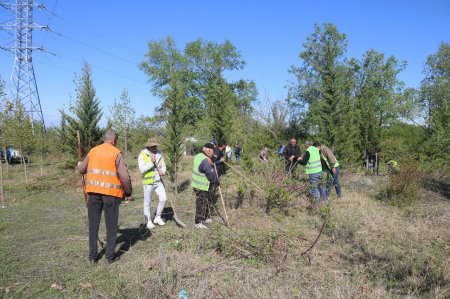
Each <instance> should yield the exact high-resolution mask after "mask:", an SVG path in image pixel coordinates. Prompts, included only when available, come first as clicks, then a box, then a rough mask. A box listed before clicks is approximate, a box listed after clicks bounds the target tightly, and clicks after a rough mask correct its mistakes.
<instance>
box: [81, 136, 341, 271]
mask: <svg viewBox="0 0 450 299" xmlns="http://www.w3.org/2000/svg"><path fill="white" fill-rule="evenodd" d="M117 140H118V134H117V132H116V131H115V130H114V129H108V130H106V132H105V134H104V136H103V144H101V145H99V146H96V147H94V148H92V149H91V150H90V151H89V153H88V154H87V156H86V158H85V159H84V160H83V161H80V162H78V170H79V172H80V173H81V174H83V175H84V174H85V175H86V177H85V192H86V193H87V195H88V201H87V208H88V220H89V254H88V257H89V262H90V263H92V264H96V263H97V261H98V245H97V240H98V231H99V226H100V219H101V214H102V211H103V210H104V211H105V225H106V236H107V238H106V239H107V240H106V241H107V245H106V251H105V257H106V259H107V261H108V263H113V262H115V261H117V260H118V259H119V258H120V257H119V256H118V255H117V254H116V252H115V247H116V236H117V231H118V226H117V225H118V218H119V206H120V203H121V201H122V200H124V199H125V200H131V194H132V187H131V178H130V175H129V172H128V170H127V165H126V163H125V160H124V158H123V156H122V154H121V152H120V150H119V149H118V148H117V147H116V144H117ZM158 146H159V144H158V142H157V140H156V139H155V138H149V139H148V141H147V143H146V144H145V148H144V149H143V150H142V151H141V152H140V153H139V156H138V165H139V170H140V172H141V175H142V183H143V191H144V202H143V208H144V218H145V220H146V227H147V228H148V229H153V228H154V227H155V224H156V225H160V226H162V225H164V224H165V223H164V220H163V217H162V212H163V210H164V206H165V203H166V201H167V194H166V189H165V186H164V182H163V177H164V176H165V175H166V163H165V161H164V156H163V155H162V154H161V152H160V151H159V150H158ZM305 147H306V152H305V153H304V154H303V155H302V153H301V151H300V148H299V146H298V145H297V140H296V139H295V138H291V139H290V142H289V145H288V146H286V147H285V149H284V152H283V155H284V157H285V158H286V165H285V172H286V173H287V174H292V173H294V171H295V169H296V166H297V164H301V165H305V170H306V174H308V175H309V181H310V183H311V186H312V189H311V193H312V195H313V198H314V203H319V202H321V201H325V200H327V198H328V192H330V190H331V187H332V186H335V188H336V194H337V197H341V196H342V193H341V188H340V184H339V173H340V170H339V162H338V161H337V160H336V158H335V156H334V154H333V152H332V151H331V149H329V148H328V147H326V146H324V145H321V144H320V143H319V142H317V141H316V142H314V143H313V144H310V142H308V141H306V142H305ZM229 152H230V148H229V146H228V145H227V143H226V142H225V140H220V141H219V142H217V141H215V140H212V141H210V142H207V143H206V144H204V146H203V147H202V151H201V152H200V153H199V154H197V155H196V156H195V157H194V161H193V167H192V181H191V186H192V188H193V190H194V193H195V197H196V202H195V219H194V227H195V228H207V224H208V223H211V222H212V220H211V213H212V211H211V209H212V207H214V204H215V201H216V195H215V194H216V190H217V188H219V177H220V176H221V175H223V174H224V173H225V170H226V167H225V161H226V160H227V159H229V158H230V157H229V155H228V153H229ZM240 153H241V151H240V152H239V154H238V155H236V158H237V157H239V156H240ZM260 159H262V160H266V159H267V149H265V150H264V151H263V152H261V153H260ZM322 171H326V172H327V188H326V189H325V188H324V187H323V185H322ZM153 191H154V192H155V193H156V194H157V195H158V199H159V202H158V205H157V208H156V213H155V215H154V217H152V215H151V213H150V207H151V202H152V194H153Z"/></svg>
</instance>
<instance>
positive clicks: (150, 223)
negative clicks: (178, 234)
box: [147, 220, 155, 229]
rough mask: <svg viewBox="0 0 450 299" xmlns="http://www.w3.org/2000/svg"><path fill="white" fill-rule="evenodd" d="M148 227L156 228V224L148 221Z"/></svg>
mask: <svg viewBox="0 0 450 299" xmlns="http://www.w3.org/2000/svg"><path fill="white" fill-rule="evenodd" d="M147 228H148V229H152V228H155V226H154V225H153V223H152V221H151V220H149V221H147Z"/></svg>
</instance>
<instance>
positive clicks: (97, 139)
mask: <svg viewBox="0 0 450 299" xmlns="http://www.w3.org/2000/svg"><path fill="white" fill-rule="evenodd" d="M75 82H76V93H77V99H76V102H75V103H74V104H72V105H71V106H70V108H69V111H70V112H71V113H72V114H73V116H72V115H69V114H67V113H66V112H65V111H63V110H60V113H61V127H60V128H59V130H58V133H59V136H60V140H61V142H65V145H64V148H65V150H66V151H67V152H69V153H72V155H73V157H76V155H77V134H76V132H77V130H78V131H79V132H80V143H81V151H82V154H83V155H85V154H86V153H87V152H88V151H89V150H90V149H91V148H93V147H94V146H96V145H98V144H100V143H101V141H102V134H103V132H102V130H101V129H100V127H99V125H98V123H99V121H100V119H101V117H102V115H103V113H102V111H101V108H100V100H99V99H98V98H97V97H96V95H95V94H96V91H95V88H94V83H93V81H92V70H91V67H90V66H89V64H87V63H85V64H84V66H83V68H82V76H81V78H80V79H78V80H76V81H75Z"/></svg>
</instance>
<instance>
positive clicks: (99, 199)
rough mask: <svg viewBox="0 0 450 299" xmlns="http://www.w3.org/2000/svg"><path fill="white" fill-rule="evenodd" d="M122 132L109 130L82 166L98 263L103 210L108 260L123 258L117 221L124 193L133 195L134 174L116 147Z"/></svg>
mask: <svg viewBox="0 0 450 299" xmlns="http://www.w3.org/2000/svg"><path fill="white" fill-rule="evenodd" d="M118 137H119V136H118V134H117V132H116V131H115V130H114V129H108V130H106V132H105V134H104V136H103V144H101V145H98V146H96V147H94V148H93V149H91V150H90V151H89V153H88V155H87V156H86V158H85V159H84V160H83V161H80V162H78V170H79V172H80V173H81V174H86V193H87V194H88V219H89V262H90V263H91V264H95V263H97V259H98V257H97V253H98V252H97V249H98V248H97V239H98V229H99V226H100V219H101V216H102V211H103V210H105V223H106V253H105V256H106V259H107V260H108V263H109V264H111V263H114V262H115V261H117V260H119V256H118V255H116V253H115V249H116V236H117V230H118V229H117V224H118V221H119V206H120V203H121V201H122V199H123V197H124V196H126V197H127V199H128V200H129V199H130V197H131V192H132V188H131V178H130V175H129V173H128V170H127V165H126V164H125V160H124V159H123V156H122V154H121V152H120V150H119V149H118V148H116V144H117V139H118Z"/></svg>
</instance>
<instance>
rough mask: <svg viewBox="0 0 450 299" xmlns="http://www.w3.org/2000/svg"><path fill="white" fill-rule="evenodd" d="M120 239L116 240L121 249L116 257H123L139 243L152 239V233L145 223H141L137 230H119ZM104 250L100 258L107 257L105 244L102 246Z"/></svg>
mask: <svg viewBox="0 0 450 299" xmlns="http://www.w3.org/2000/svg"><path fill="white" fill-rule="evenodd" d="M117 233H118V237H117V238H116V246H117V245H119V249H118V250H117V251H116V256H119V257H120V256H121V255H122V254H124V253H125V252H127V251H128V250H129V249H130V248H131V247H132V246H134V244H136V243H137V242H138V241H145V240H147V239H148V238H149V237H151V235H152V232H151V231H150V230H149V229H148V228H147V227H146V225H145V223H141V224H140V225H139V227H136V228H123V229H122V228H120V227H119V230H118V232H117ZM100 245H101V246H102V250H101V251H100V253H99V255H98V256H99V258H101V257H103V256H104V255H105V251H106V247H105V245H106V244H104V242H101V244H100Z"/></svg>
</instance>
